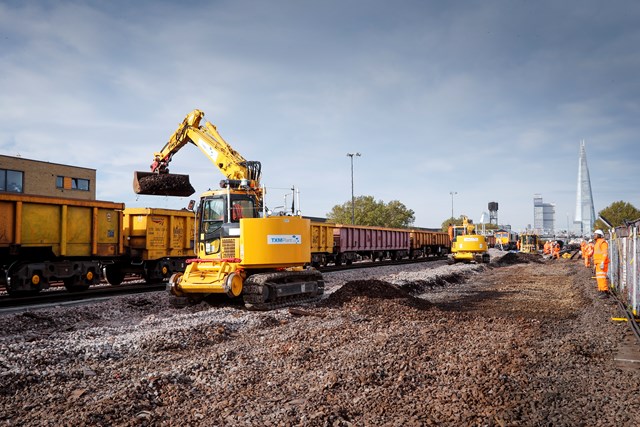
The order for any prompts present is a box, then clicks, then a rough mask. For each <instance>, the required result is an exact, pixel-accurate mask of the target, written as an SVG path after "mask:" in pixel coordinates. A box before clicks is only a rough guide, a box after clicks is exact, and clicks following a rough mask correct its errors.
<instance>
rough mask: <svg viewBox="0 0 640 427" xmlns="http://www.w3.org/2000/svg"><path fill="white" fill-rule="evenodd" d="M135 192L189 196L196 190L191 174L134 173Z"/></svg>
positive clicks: (150, 194)
mask: <svg viewBox="0 0 640 427" xmlns="http://www.w3.org/2000/svg"><path fill="white" fill-rule="evenodd" d="M133 192H134V193H136V194H146V195H149V196H178V197H187V196H190V195H192V194H193V193H195V192H196V190H195V189H194V188H193V187H192V186H191V183H190V182H189V175H177V174H169V173H162V174H159V173H152V172H139V171H136V172H134V173H133Z"/></svg>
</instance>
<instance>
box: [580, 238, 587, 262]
mask: <svg viewBox="0 0 640 427" xmlns="http://www.w3.org/2000/svg"><path fill="white" fill-rule="evenodd" d="M586 248H587V241H586V240H584V239H582V240H580V256H581V257H582V259H584V253H585V249H586Z"/></svg>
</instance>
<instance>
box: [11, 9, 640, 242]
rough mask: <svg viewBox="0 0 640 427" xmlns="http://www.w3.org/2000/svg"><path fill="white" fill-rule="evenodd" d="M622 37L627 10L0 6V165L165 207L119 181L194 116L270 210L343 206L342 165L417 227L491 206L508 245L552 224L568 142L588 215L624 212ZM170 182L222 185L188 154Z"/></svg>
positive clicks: (636, 93) (320, 211) (630, 66)
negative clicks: (589, 197)
mask: <svg viewBox="0 0 640 427" xmlns="http://www.w3.org/2000/svg"><path fill="white" fill-rule="evenodd" d="M638 22H640V2H637V1H632V0H630V1H622V0H621V1H613V2H612V1H595V0H580V1H573V0H567V1H554V0H551V1H544V0H543V1H524V0H512V1H507V0H500V1H498V0H476V1H474V0H461V1H432V0H415V1H414V0H407V1H405V0H397V1H393V2H391V1H381V0H323V1H310V0H309V1H305V0H271V1H244V0H221V1H198V0H192V1H190V2H183V1H180V2H178V1H163V0H157V1H146V0H139V1H135V2H131V1H119V0H114V1H98V0H96V1H79V0H55V1H37V0H34V1H29V2H23V1H17V0H16V1H12V0H0V64H1V67H0V154H4V155H9V156H18V155H19V156H21V157H23V158H29V159H34V160H41V161H49V162H53V163H64V164H71V165H76V166H82V167H87V168H93V169H96V170H97V183H96V190H97V191H96V192H97V198H98V199H100V200H110V201H116V202H124V203H125V204H126V206H128V207H158V208H176V209H180V208H182V207H184V206H186V205H187V204H188V202H189V199H190V198H170V197H158V196H138V195H136V194H134V193H133V189H132V177H133V172H134V171H136V170H142V171H147V170H148V168H149V165H150V163H151V161H152V158H153V153H154V152H156V151H159V150H160V149H161V148H162V147H163V146H164V144H165V143H166V142H167V140H168V139H169V137H170V136H171V134H172V133H173V132H174V131H175V129H176V127H177V126H178V124H179V123H181V122H182V120H183V119H184V117H185V116H186V115H187V114H188V113H189V112H190V111H192V110H193V109H200V110H202V111H204V112H205V119H206V120H208V121H210V122H211V123H213V124H214V125H216V126H217V128H218V131H219V132H220V134H221V135H222V136H223V137H224V138H225V139H226V141H227V142H228V143H229V144H231V146H232V147H233V148H234V149H236V150H237V151H238V152H239V153H240V154H242V155H243V156H244V157H245V158H246V159H247V160H258V161H261V162H262V171H263V178H262V183H263V184H264V185H265V186H266V187H267V192H268V194H267V200H266V201H267V205H268V206H269V207H272V208H275V207H276V206H279V205H283V204H284V200H285V197H286V194H288V193H290V190H289V189H290V188H291V187H292V186H295V187H296V188H297V189H298V190H299V191H300V201H301V209H302V213H303V214H304V215H309V216H317V217H324V216H326V214H327V213H328V212H330V211H331V208H332V207H333V206H335V205H340V204H343V203H346V202H349V201H350V200H351V164H350V160H351V159H350V158H349V157H348V156H347V153H355V152H359V153H361V156H360V157H355V158H354V159H353V186H354V193H355V195H356V196H361V195H368V196H373V197H374V198H375V199H376V200H381V201H384V202H385V203H388V202H390V201H392V200H398V201H400V202H402V203H403V204H404V205H405V206H406V207H407V208H409V209H412V210H413V211H414V212H415V225H416V226H421V227H439V226H440V224H441V223H442V222H443V221H445V220H446V219H447V218H449V217H450V216H451V213H452V210H453V213H454V216H456V217H458V216H459V215H461V214H465V215H468V216H469V217H470V218H472V219H473V220H474V221H475V222H478V221H479V220H480V218H481V214H482V213H483V212H487V211H488V208H487V205H488V203H489V202H498V204H499V209H498V221H499V223H501V224H509V225H511V226H512V228H513V229H515V230H522V229H524V228H526V227H527V226H528V225H533V196H534V194H541V195H542V198H543V200H544V202H547V203H555V205H556V229H566V228H567V224H569V223H570V222H572V221H573V217H574V215H575V205H576V190H577V175H578V156H579V150H580V141H583V140H584V141H585V144H586V152H587V161H588V164H589V172H590V176H591V186H592V191H593V198H594V204H595V210H596V213H597V212H598V211H600V210H602V209H603V208H605V207H607V206H609V205H610V204H611V203H613V202H615V201H619V200H623V201H625V202H629V203H631V204H633V205H634V206H635V207H637V208H640V192H639V191H638V190H637V188H638V183H639V182H640V167H638V162H639V161H640V145H639V144H638V140H639V139H640V120H638V117H639V113H640V49H638V46H640V25H638ZM171 172H173V173H182V174H189V175H190V176H191V182H192V184H193V186H194V188H195V189H196V194H194V195H193V196H192V197H191V198H197V196H198V194H199V193H201V192H203V191H206V190H208V189H209V188H216V187H217V186H218V182H219V181H220V180H221V179H222V178H223V175H222V174H221V173H220V171H218V169H217V168H215V166H214V165H213V164H212V163H211V162H210V161H209V160H208V159H207V158H206V157H205V156H204V155H203V154H202V153H201V152H200V151H199V150H198V149H197V148H196V147H195V146H194V145H192V144H189V145H187V146H185V147H184V148H183V149H182V150H181V151H180V152H179V153H177V154H176V155H175V156H174V157H173V161H172V162H171ZM452 192H453V193H455V194H454V195H453V196H452V195H451V193H452ZM288 200H289V202H290V200H291V198H290V196H289V199H288ZM570 226H571V225H570Z"/></svg>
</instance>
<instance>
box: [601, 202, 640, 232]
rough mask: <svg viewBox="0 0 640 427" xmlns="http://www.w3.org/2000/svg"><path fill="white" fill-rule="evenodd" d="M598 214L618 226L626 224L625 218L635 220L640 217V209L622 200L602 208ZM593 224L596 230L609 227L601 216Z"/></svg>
mask: <svg viewBox="0 0 640 427" xmlns="http://www.w3.org/2000/svg"><path fill="white" fill-rule="evenodd" d="M598 216H602V217H604V218H605V219H606V220H607V221H609V222H610V223H611V225H612V226H614V227H618V226H620V225H624V222H625V220H627V221H634V220H636V219H640V210H638V209H636V207H635V206H633V205H632V204H631V203H627V202H623V201H622V200H620V201H618V202H613V203H611V204H610V205H609V206H607V207H606V208H604V209H602V210H601V211H600V212H598ZM593 226H594V229H595V230H598V229H600V230H605V229H607V228H609V227H608V226H607V225H606V224H605V223H604V222H603V221H602V220H601V219H600V218H598V219H597V220H596V222H595V223H594V225H593Z"/></svg>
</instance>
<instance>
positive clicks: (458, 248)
mask: <svg viewBox="0 0 640 427" xmlns="http://www.w3.org/2000/svg"><path fill="white" fill-rule="evenodd" d="M452 234H453V238H452V239H451V260H452V261H453V262H471V261H475V262H479V263H480V262H481V263H488V262H489V261H490V256H489V252H488V250H489V249H488V247H487V242H486V239H485V237H484V236H483V235H481V234H477V233H476V232H475V225H474V224H473V223H472V222H471V221H470V220H469V219H468V218H467V217H466V216H465V217H463V219H462V225H455V226H453V230H452Z"/></svg>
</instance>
